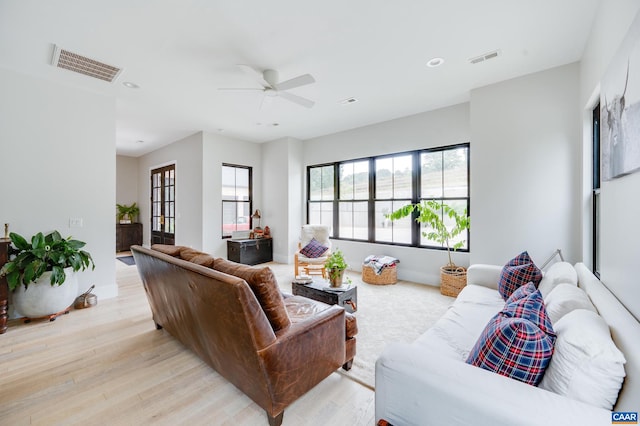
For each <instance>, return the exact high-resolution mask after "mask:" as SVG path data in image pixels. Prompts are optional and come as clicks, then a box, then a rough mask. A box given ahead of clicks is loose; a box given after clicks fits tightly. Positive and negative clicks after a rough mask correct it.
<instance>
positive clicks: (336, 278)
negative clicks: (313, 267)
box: [329, 269, 344, 287]
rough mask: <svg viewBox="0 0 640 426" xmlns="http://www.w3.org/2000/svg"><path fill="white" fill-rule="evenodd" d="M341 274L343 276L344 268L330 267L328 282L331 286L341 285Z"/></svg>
mask: <svg viewBox="0 0 640 426" xmlns="http://www.w3.org/2000/svg"><path fill="white" fill-rule="evenodd" d="M343 276H344V269H330V270H329V282H330V283H331V287H342V277H343Z"/></svg>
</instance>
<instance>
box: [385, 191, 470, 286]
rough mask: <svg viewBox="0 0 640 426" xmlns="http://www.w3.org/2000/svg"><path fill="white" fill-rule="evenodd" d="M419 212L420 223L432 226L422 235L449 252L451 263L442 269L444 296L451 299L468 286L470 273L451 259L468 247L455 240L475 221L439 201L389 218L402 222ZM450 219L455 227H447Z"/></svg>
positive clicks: (410, 207)
mask: <svg viewBox="0 0 640 426" xmlns="http://www.w3.org/2000/svg"><path fill="white" fill-rule="evenodd" d="M414 211H417V213H418V215H417V217H416V222H418V223H424V224H426V225H427V226H428V230H427V231H423V232H422V235H423V236H424V237H426V238H427V239H429V240H431V241H435V242H437V243H440V244H443V245H444V246H445V247H446V248H447V254H448V256H449V263H447V264H446V265H445V266H443V267H441V268H440V292H441V293H442V294H444V295H447V296H454V297H455V296H457V295H458V293H459V292H460V290H462V288H463V287H464V286H465V285H466V284H467V270H466V269H465V268H464V267H462V266H458V265H456V264H455V263H454V262H453V259H452V258H451V251H452V250H453V251H456V250H458V249H459V248H462V247H463V246H464V243H465V240H459V241H457V242H455V243H454V242H453V241H454V239H455V238H456V237H457V236H458V235H460V234H461V233H462V232H464V231H466V230H467V229H469V228H470V226H471V218H470V217H469V216H468V215H467V210H466V209H465V210H464V211H463V212H462V213H459V212H458V211H456V210H455V209H454V208H453V207H451V206H449V205H447V204H445V203H442V202H438V201H435V200H429V201H423V202H422V203H417V204H408V205H406V206H404V207H401V208H399V209H398V210H396V211H394V212H393V213H391V214H389V215H387V217H388V218H389V219H391V220H398V219H401V218H404V217H407V216H409V215H411V214H412V213H413V212H414ZM445 217H449V218H450V219H451V220H452V221H453V224H452V226H450V227H447V225H446V224H445V221H444V218H445Z"/></svg>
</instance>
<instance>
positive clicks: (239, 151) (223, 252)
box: [201, 132, 278, 259]
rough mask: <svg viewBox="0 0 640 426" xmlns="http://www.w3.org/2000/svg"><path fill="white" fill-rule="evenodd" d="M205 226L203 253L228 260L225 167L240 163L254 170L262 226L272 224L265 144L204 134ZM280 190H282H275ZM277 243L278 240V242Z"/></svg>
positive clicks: (254, 191)
mask: <svg viewBox="0 0 640 426" xmlns="http://www.w3.org/2000/svg"><path fill="white" fill-rule="evenodd" d="M202 135H203V149H202V153H201V161H202V163H203V166H202V171H203V173H202V178H201V180H202V182H203V186H202V191H203V192H202V200H203V201H202V202H203V209H204V213H203V222H202V224H201V230H202V236H203V246H202V250H204V251H205V252H207V253H211V254H212V255H213V256H215V257H223V258H225V259H226V257H227V240H226V239H222V164H223V163H227V164H236V165H241V166H249V167H252V168H253V210H254V211H255V209H260V211H261V212H262V219H261V222H260V224H261V226H262V227H264V226H265V225H269V223H270V221H271V220H272V219H273V216H271V215H270V214H266V213H265V212H264V211H263V210H264V205H263V197H262V193H263V189H264V184H263V171H262V170H263V169H262V164H263V161H262V157H261V155H262V147H261V144H256V143H252V142H245V141H241V140H238V139H234V138H231V137H227V136H223V135H220V134H214V133H206V132H205V133H203V134H202ZM275 190H278V189H275ZM274 241H275V240H274Z"/></svg>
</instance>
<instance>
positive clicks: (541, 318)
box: [500, 283, 556, 343]
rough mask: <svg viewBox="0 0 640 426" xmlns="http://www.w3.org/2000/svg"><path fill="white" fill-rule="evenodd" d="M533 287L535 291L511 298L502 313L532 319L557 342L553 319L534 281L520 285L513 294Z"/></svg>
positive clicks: (512, 316) (507, 315) (524, 291)
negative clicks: (517, 297) (552, 323)
mask: <svg viewBox="0 0 640 426" xmlns="http://www.w3.org/2000/svg"><path fill="white" fill-rule="evenodd" d="M521 289H522V290H521ZM531 289H533V291H531V292H530V293H529V294H528V295H526V296H524V297H521V298H519V299H516V298H514V300H511V298H509V301H511V302H509V301H507V303H506V304H505V305H504V308H503V309H502V312H500V314H501V315H502V316H504V317H510V318H523V319H526V320H527V321H531V322H532V323H533V324H534V325H535V326H536V327H538V328H539V329H540V330H542V331H543V332H544V333H545V334H547V336H549V337H550V338H551V340H552V342H553V343H555V341H556V334H555V332H554V331H553V326H552V325H551V319H550V318H549V315H548V314H547V308H546V306H545V304H544V299H543V298H542V294H540V291H538V290H536V288H535V287H534V285H533V283H529V284H527V285H525V286H522V287H520V288H519V289H518V290H516V291H514V292H513V294H512V295H511V296H512V297H513V296H514V295H516V293H517V292H521V293H527V292H528V291H530V290H531Z"/></svg>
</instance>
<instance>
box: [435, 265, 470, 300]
mask: <svg viewBox="0 0 640 426" xmlns="http://www.w3.org/2000/svg"><path fill="white" fill-rule="evenodd" d="M466 285H467V270H466V269H465V268H463V267H462V266H456V268H455V269H453V270H452V269H451V267H450V266H443V267H441V268H440V293H442V294H444V295H445V296H451V297H458V294H459V293H460V292H461V291H462V289H463V288H464V286H466Z"/></svg>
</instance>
